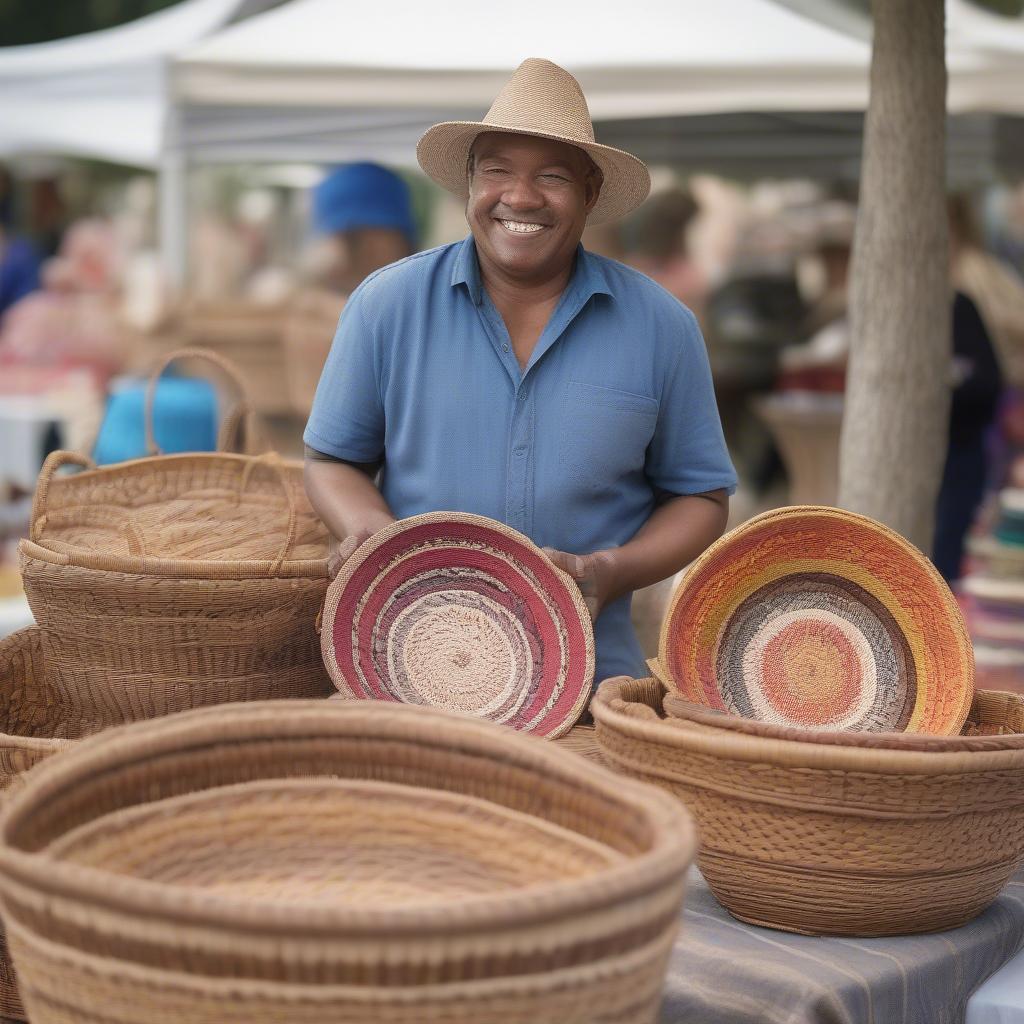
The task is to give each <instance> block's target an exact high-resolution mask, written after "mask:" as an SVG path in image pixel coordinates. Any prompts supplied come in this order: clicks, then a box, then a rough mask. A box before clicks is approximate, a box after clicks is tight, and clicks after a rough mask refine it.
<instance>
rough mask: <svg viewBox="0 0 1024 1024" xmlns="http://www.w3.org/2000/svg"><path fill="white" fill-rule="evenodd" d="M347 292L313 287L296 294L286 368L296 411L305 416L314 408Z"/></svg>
mask: <svg viewBox="0 0 1024 1024" xmlns="http://www.w3.org/2000/svg"><path fill="white" fill-rule="evenodd" d="M344 305H345V296H343V295H338V294H336V293H334V292H329V291H326V290H324V289H314V288H310V289H308V290H306V291H303V292H302V293H300V294H299V295H297V296H296V298H295V301H294V302H293V303H292V305H291V307H290V309H289V311H288V317H287V319H286V320H285V325H284V352H285V372H286V374H287V382H288V400H289V402H290V403H291V408H292V412H294V413H295V414H296V415H298V416H302V417H303V418H305V417H308V416H309V411H310V409H312V408H313V398H314V397H315V395H316V387H317V384H319V383H320V374H321V373H322V372H323V368H324V363H326V362H327V355H328V353H329V352H330V351H331V343H332V342H333V341H334V334H335V331H336V330H337V328H338V318H339V317H340V316H341V311H342V309H343V308H344Z"/></svg>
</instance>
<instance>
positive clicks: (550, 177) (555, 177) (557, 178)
mask: <svg viewBox="0 0 1024 1024" xmlns="http://www.w3.org/2000/svg"><path fill="white" fill-rule="evenodd" d="M541 177H542V178H543V179H544V180H545V181H568V180H569V179H568V178H565V177H563V176H562V175H561V174H542V175H541Z"/></svg>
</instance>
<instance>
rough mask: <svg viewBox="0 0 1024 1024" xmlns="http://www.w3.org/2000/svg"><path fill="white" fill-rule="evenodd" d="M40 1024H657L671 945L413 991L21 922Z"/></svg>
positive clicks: (18, 934)
mask: <svg viewBox="0 0 1024 1024" xmlns="http://www.w3.org/2000/svg"><path fill="white" fill-rule="evenodd" d="M11 933H12V937H11V942H12V946H13V948H14V955H15V957H16V958H17V959H18V961H19V963H25V964H31V967H30V969H28V968H27V969H26V971H25V974H26V978H27V979H28V980H29V983H30V985H31V988H30V989H29V990H28V1000H29V1006H30V1010H31V1014H32V1022H33V1024H185V1022H186V1021H187V1022H188V1024H370V1022H372V1024H426V1022H430V1024H499V1022H500V1024H654V1021H655V1020H656V1019H657V1013H658V1007H659V1005H660V1003H661V992H662V986H663V984H664V978H665V964H666V961H667V957H668V953H669V950H670V947H671V943H672V936H670V935H668V934H666V935H664V936H661V937H659V938H658V939H656V940H655V941H654V942H651V943H647V944H645V945H641V946H638V947H637V948H635V949H633V950H630V951H629V952H627V953H625V954H623V955H622V956H615V957H609V958H608V959H606V960H603V961H596V962H594V963H588V964H584V965H581V966H577V967H562V968H559V967H552V968H551V969H550V970H547V971H544V972H543V973H538V974H528V975H519V976H516V977H511V978H488V979H481V980H475V981H459V982H448V983H443V984H434V985H416V986H407V987H399V986H386V987H385V986H370V985H362V986H338V985H295V984H291V985H283V984H280V983H272V982H259V981H247V980H238V979H226V978H206V977H199V976H196V975H189V974H184V973H181V972H171V971H165V970H159V969H156V968H152V967H144V966H140V965H137V964H129V963H125V962H123V961H115V960H111V959H109V958H104V957H98V956H94V955H90V954H89V953H86V952H81V951H79V950H75V949H70V948H68V947H66V946H60V945H57V944H56V943H53V942H49V941H47V940H46V939H43V938H41V937H40V936H38V935H36V934H34V933H32V932H29V931H28V930H27V929H24V928H22V927H20V926H19V925H17V924H14V925H13V926H12V929H11Z"/></svg>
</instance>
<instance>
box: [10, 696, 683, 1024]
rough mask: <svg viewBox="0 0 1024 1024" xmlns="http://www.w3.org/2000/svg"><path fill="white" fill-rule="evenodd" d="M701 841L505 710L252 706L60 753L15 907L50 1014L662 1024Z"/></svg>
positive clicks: (16, 843)
mask: <svg viewBox="0 0 1024 1024" xmlns="http://www.w3.org/2000/svg"><path fill="white" fill-rule="evenodd" d="M694 847H695V836H694V832H693V829H692V824H691V822H690V819H689V816H688V815H687V814H686V813H685V811H684V810H683V809H682V808H681V807H680V806H679V805H678V803H677V802H676V801H673V800H671V799H669V798H668V797H666V796H665V795H664V794H661V793H659V792H658V791H657V790H655V789H653V788H651V787H645V786H641V785H639V784H637V783H633V782H629V781H626V780H623V779H621V778H619V777H618V776H615V775H613V774H612V773H610V772H608V771H606V770H605V769H602V768H600V767H598V766H596V765H594V764H593V763H591V762H588V761H585V760H583V759H582V758H578V757H575V756H573V755H571V754H568V753H566V752H565V751H563V750H560V749H558V748H556V747H555V745H554V744H549V743H544V742H542V741H540V740H537V739H534V738H531V737H524V736H521V735H517V734H515V733H514V732H512V731H510V730H507V729H502V728H500V727H498V726H495V725H492V724H490V723H486V722H479V721H475V720H470V719H467V718H464V717H461V716H454V715H449V714H446V713H444V712H439V711H434V710H432V709H424V708H410V707H403V706H394V705H385V704H377V703H360V704H353V703H348V702H333V701H332V702H284V703H277V704H273V705H272V704H263V705H236V706H233V707H226V708H208V709H203V710H200V711H196V712H191V713H187V714H183V715H178V716H174V717H172V718H169V719H163V720H158V721H153V722H147V723H141V724H137V725H131V726H126V727H124V728H122V729H119V730H117V731H116V732H108V733H106V734H105V736H104V737H103V738H102V739H101V740H99V741H97V740H86V741H84V742H82V743H80V744H76V746H75V747H74V749H73V750H71V751H69V752H67V753H66V754H64V755H63V756H62V757H61V758H59V759H54V760H53V761H51V762H50V763H48V764H46V765H42V766H41V767H40V768H39V769H38V770H37V771H36V772H34V773H33V774H32V776H31V778H30V779H29V780H28V781H27V783H26V785H25V786H24V787H23V788H22V789H21V791H20V792H18V793H17V794H16V795H15V796H14V797H13V798H12V799H11V801H10V802H9V803H8V805H7V807H6V809H5V811H4V814H3V818H2V820H0V899H2V902H3V907H4V914H5V920H6V921H7V922H8V924H9V937H10V944H11V950H12V953H13V956H14V960H15V964H16V965H17V969H18V975H19V977H20V979H21V982H22V990H23V994H24V998H25V1002H26V1006H27V1007H28V1010H29V1013H30V1016H31V1020H32V1021H33V1024H53V1022H56V1021H70V1020H78V1021H81V1020H83V1019H87V1020H89V1021H94V1022H100V1021H103V1022H108V1021H110V1022H113V1021H117V1022H119V1024H127V1022H131V1024H165V1022H167V1021H171V1020H182V1021H186V1020H187V1021H189V1022H190V1024H191V1022H199V1021H202V1022H209V1024H213V1022H215V1021H216V1022H218V1024H220V1022H224V1021H238V1022H242V1021H246V1022H249V1021H268V1022H269V1021H275V1022H280V1021H286V1020H287V1021H289V1022H291V1021H309V1022H314V1021H315V1022H317V1024H334V1022H337V1021H370V1020H372V1021H375V1022H392V1021H393V1022H398V1021H402V1022H409V1024H411V1022H412V1021H424V1020H437V1021H442V1020H443V1021H445V1022H451V1024H471V1022H472V1024H477V1022H481V1021H488V1022H504V1021H509V1022H511V1021H516V1022H519V1021H522V1022H527V1021H530V1022H537V1024H593V1022H597V1021H601V1022H608V1024H626V1022H636V1024H640V1022H647V1024H651V1022H653V1021H654V1019H655V1016H656V1013H657V1007H658V1004H659V1002H660V992H661V985H662V981H663V976H664V970H665V964H666V960H667V956H668V952H669V949H670V947H671V943H672V939H673V936H674V934H675V932H676V930H677V927H678V921H679V911H680V904H681V900H682V897H683V892H684V887H685V872H686V868H687V866H688V864H689V862H690V860H691V859H692V856H693V852H694ZM58 976H59V977H60V979H61V980H60V983H59V984H57V985H55V984H54V979H55V978H56V977H58ZM227 979H230V981H228V980H227ZM76 1015H77V1016H76Z"/></svg>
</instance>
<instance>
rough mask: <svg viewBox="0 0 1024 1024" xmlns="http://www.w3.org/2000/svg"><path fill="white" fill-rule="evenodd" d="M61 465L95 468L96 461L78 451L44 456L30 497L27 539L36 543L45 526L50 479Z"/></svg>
mask: <svg viewBox="0 0 1024 1024" xmlns="http://www.w3.org/2000/svg"><path fill="white" fill-rule="evenodd" d="M61 466H81V467H82V468H83V469H95V468H96V463H95V462H93V461H92V459H90V458H89V456H88V455H79V454H78V452H50V454H49V455H47V456H46V461H45V462H44V463H43V468H42V469H41V470H39V479H38V480H37V481H36V493H35V496H34V497H33V498H32V521H31V522H30V523H29V526H28V536H29V540H33V541H36V542H37V543H38V541H39V535H40V534H41V533H42V532H43V527H45V526H46V501H47V497H48V496H49V493H50V481H51V480H52V479H53V474H54V473H56V472H57V470H58V469H60V468H61Z"/></svg>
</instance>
